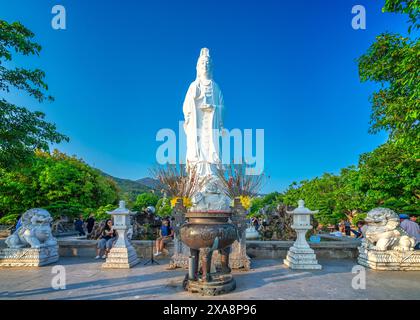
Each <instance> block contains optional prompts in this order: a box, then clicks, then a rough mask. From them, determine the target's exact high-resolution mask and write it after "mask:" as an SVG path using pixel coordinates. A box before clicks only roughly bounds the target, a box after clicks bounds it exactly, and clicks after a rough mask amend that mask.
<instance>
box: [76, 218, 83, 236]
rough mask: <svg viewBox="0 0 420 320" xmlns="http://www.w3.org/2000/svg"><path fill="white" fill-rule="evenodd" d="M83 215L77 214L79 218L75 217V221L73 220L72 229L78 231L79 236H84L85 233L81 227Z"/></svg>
mask: <svg viewBox="0 0 420 320" xmlns="http://www.w3.org/2000/svg"><path fill="white" fill-rule="evenodd" d="M83 225H84V222H83V216H82V215H81V216H79V218H77V219H76V221H75V222H74V229H75V230H76V231H77V232H79V236H84V235H86V233H85V230H84V229H83Z"/></svg>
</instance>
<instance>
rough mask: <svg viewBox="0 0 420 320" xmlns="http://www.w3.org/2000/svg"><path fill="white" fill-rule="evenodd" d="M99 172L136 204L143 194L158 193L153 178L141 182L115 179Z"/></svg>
mask: <svg viewBox="0 0 420 320" xmlns="http://www.w3.org/2000/svg"><path fill="white" fill-rule="evenodd" d="M99 171H100V172H101V174H102V175H103V176H105V177H107V178H110V179H111V180H113V181H114V182H115V183H116V184H117V186H118V188H119V189H120V191H121V194H122V195H123V196H125V198H126V199H128V200H129V201H133V202H134V201H135V200H136V198H137V196H138V195H139V194H141V193H144V192H155V191H156V186H157V181H156V180H154V179H152V178H143V179H139V180H130V179H122V178H117V177H113V176H111V175H109V174H107V173H105V172H103V171H101V170H99Z"/></svg>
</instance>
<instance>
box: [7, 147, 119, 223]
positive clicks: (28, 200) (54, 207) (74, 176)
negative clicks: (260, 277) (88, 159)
mask: <svg viewBox="0 0 420 320" xmlns="http://www.w3.org/2000/svg"><path fill="white" fill-rule="evenodd" d="M117 200H118V190H117V187H116V185H115V183H114V182H113V181H112V180H111V179H109V178H106V177H104V176H102V175H101V174H100V172H99V171H98V170H96V169H93V168H91V167H90V166H88V165H87V164H86V163H84V162H83V161H81V160H79V159H77V158H75V157H69V156H67V155H65V154H63V153H60V152H59V151H57V150H54V152H53V153H52V154H49V153H48V152H41V151H37V152H36V154H35V157H34V159H33V160H32V165H31V166H25V167H19V168H17V169H15V170H13V171H12V170H5V169H3V168H0V217H1V216H6V215H10V214H20V213H23V212H24V211H26V210H28V209H30V208H34V207H42V208H45V209H47V210H49V211H50V212H51V213H52V214H53V215H54V216H57V215H68V216H74V215H77V214H81V213H84V212H89V211H91V212H94V211H95V210H96V209H97V208H99V207H101V206H105V205H108V204H116V202H117Z"/></svg>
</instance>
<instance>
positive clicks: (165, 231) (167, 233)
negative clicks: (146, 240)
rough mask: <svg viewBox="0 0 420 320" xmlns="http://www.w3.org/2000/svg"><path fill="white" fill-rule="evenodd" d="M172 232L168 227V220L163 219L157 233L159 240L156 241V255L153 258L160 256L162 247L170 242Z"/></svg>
mask: <svg viewBox="0 0 420 320" xmlns="http://www.w3.org/2000/svg"><path fill="white" fill-rule="evenodd" d="M173 236H174V230H173V229H172V228H171V227H170V225H169V220H168V219H164V220H163V221H162V226H161V228H160V231H159V238H157V239H156V253H155V256H158V255H160V254H162V251H163V247H164V246H165V244H166V243H168V242H169V241H171V240H172V237H173Z"/></svg>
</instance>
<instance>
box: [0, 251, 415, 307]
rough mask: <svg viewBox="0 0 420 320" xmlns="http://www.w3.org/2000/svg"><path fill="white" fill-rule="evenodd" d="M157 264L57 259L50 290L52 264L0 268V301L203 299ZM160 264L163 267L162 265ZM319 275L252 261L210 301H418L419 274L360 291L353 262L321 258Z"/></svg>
mask: <svg viewBox="0 0 420 320" xmlns="http://www.w3.org/2000/svg"><path fill="white" fill-rule="evenodd" d="M167 262H168V261H161V263H162V264H161V265H153V266H151V265H147V266H144V265H143V263H144V261H142V264H139V265H137V266H136V267H135V268H133V269H130V270H102V269H101V268H100V266H101V263H102V261H97V260H94V259H82V258H60V261H59V265H62V266H64V267H65V270H66V279H67V281H66V284H67V285H66V289H64V290H54V289H53V288H52V287H51V280H52V278H53V277H54V276H55V274H52V267H53V266H46V267H42V268H31V269H23V268H0V299H49V300H52V299H203V298H205V299H208V298H209V297H201V296H198V295H192V294H190V293H187V292H185V291H183V289H182V285H181V284H182V280H183V278H184V275H185V273H186V271H183V270H180V269H178V270H166V268H167V266H168V265H167V264H166V263H167ZM163 263H165V264H163ZM320 263H321V264H322V265H323V270H321V271H292V270H290V269H287V268H286V267H285V266H284V265H282V262H281V261H279V260H254V261H253V270H251V271H249V272H235V273H234V276H235V279H236V282H237V289H236V290H235V291H234V292H232V293H230V294H227V295H223V296H218V297H214V298H213V297H211V298H212V299H420V271H411V272H408V271H407V272H388V271H380V272H379V271H373V270H366V289H365V290H355V289H353V288H352V279H353V278H354V277H355V276H356V274H353V273H352V268H353V267H354V266H355V265H356V264H355V261H353V260H324V261H322V260H321V261H320Z"/></svg>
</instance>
